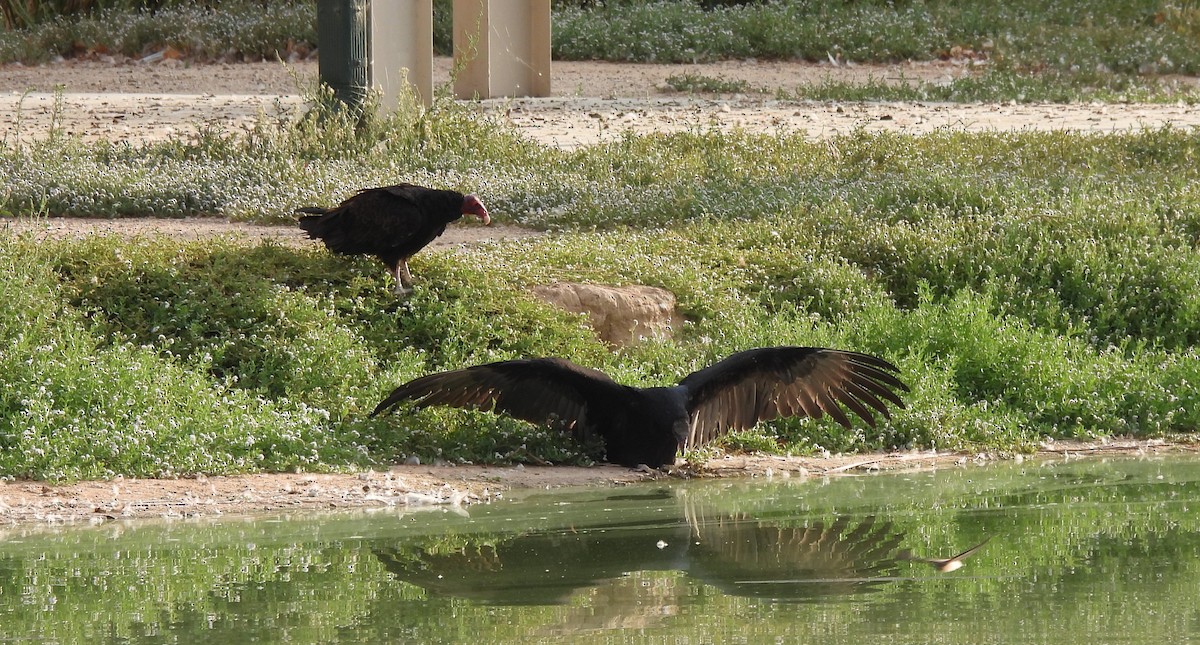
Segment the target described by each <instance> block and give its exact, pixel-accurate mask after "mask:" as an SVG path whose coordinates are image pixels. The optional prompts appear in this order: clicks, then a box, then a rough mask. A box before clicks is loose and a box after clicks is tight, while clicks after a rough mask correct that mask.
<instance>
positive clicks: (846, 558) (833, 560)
mask: <svg viewBox="0 0 1200 645" xmlns="http://www.w3.org/2000/svg"><path fill="white" fill-rule="evenodd" d="M689 515H690V516H689V523H690V524H691V525H692V530H693V534H694V535H693V544H692V545H691V547H690V550H689V553H688V574H689V575H692V576H695V577H697V578H699V579H701V580H703V581H705V582H707V583H709V584H711V585H713V586H716V587H718V588H720V589H721V590H722V591H724V592H725V593H729V594H734V595H739V596H760V597H771V598H780V599H791V600H805V599H813V598H822V597H828V596H834V595H842V594H855V593H863V592H868V591H873V590H874V589H875V588H876V587H878V586H879V585H881V584H883V583H884V582H886V581H888V580H889V579H891V578H894V577H895V576H896V574H897V571H898V566H897V557H896V547H897V546H898V545H899V544H900V541H901V539H902V538H903V534H901V533H898V532H897V531H896V530H894V529H893V527H892V523H891V522H888V521H878V520H876V518H875V517H873V516H867V517H865V518H863V519H862V520H860V521H858V522H857V524H856V525H853V526H851V522H852V519H851V518H850V517H847V516H841V517H838V518H836V519H834V520H833V522H831V523H826V522H823V521H816V522H811V523H808V524H807V525H805V526H779V525H778V524H776V523H771V522H765V521H761V520H755V519H752V518H749V517H745V516H732V515H726V514H722V515H717V516H716V517H714V518H712V519H706V518H704V517H702V516H698V515H696V514H695V511H694V510H693V512H692V513H691V514H689Z"/></svg>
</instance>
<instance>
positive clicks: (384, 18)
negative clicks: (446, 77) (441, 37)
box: [369, 0, 433, 113]
mask: <svg viewBox="0 0 1200 645" xmlns="http://www.w3.org/2000/svg"><path fill="white" fill-rule="evenodd" d="M369 7H370V9H369V14H370V27H369V29H370V32H371V38H370V43H371V46H370V69H369V78H370V82H371V87H372V88H374V89H376V90H378V91H379V92H380V99H381V101H382V102H381V105H380V108H381V109H382V110H383V111H384V112H388V113H390V112H392V111H393V110H395V109H396V107H397V101H398V99H399V98H400V94H401V92H402V91H404V89H403V88H404V84H405V83H407V84H408V85H409V86H411V87H412V89H413V90H415V91H416V93H417V96H418V98H419V99H420V101H421V102H422V103H424V104H425V105H431V104H433V0H371V2H370V5H369Z"/></svg>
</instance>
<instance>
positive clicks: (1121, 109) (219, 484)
mask: <svg viewBox="0 0 1200 645" xmlns="http://www.w3.org/2000/svg"><path fill="white" fill-rule="evenodd" d="M448 69H449V61H448V60H446V59H439V60H438V61H437V65H436V71H435V82H444V81H445V79H446V77H447V76H448ZM973 72H974V67H973V66H972V63H971V62H970V61H967V60H962V61H951V62H935V63H906V64H898V65H890V66H865V65H864V66H853V67H850V66H840V65H839V66H834V65H830V64H822V65H814V64H807V63H788V62H754V61H734V62H726V63H718V64H712V65H619V64H609V63H555V65H554V72H553V87H554V96H552V97H550V98H541V99H504V100H491V101H483V102H481V103H480V104H479V105H480V109H482V110H489V111H493V112H494V113H496V114H498V115H501V116H502V117H503V118H506V119H509V120H510V121H511V122H512V123H513V124H514V125H516V126H517V127H518V128H520V129H521V130H522V131H524V132H526V133H527V134H528V135H529V136H531V137H533V138H534V139H536V140H538V141H540V142H542V143H545V144H547V145H556V146H561V147H568V148H569V147H574V146H579V145H586V144H592V143H597V142H603V141H607V140H611V139H613V138H615V137H619V136H620V135H621V134H622V133H623V132H625V131H627V130H632V131H635V132H639V133H641V132H652V131H660V132H671V131H680V130H689V129H708V128H721V129H728V128H743V129H747V130H753V131H772V132H773V131H794V132H801V133H804V134H805V135H806V136H809V137H813V138H823V137H829V136H833V135H835V134H839V133H845V132H849V131H852V130H854V129H858V128H862V129H866V130H868V131H874V130H893V131H899V132H929V131H932V130H936V129H941V128H949V129H963V130H972V131H976V130H1012V129H1015V130H1021V129H1069V130H1078V131H1088V132H1110V131H1119V130H1127V129H1131V128H1141V127H1161V126H1163V125H1165V124H1171V125H1173V126H1177V127H1195V126H1200V108H1198V107H1196V106H1188V105H1184V104H1178V105H1153V106H1149V105H1128V104H1116V105H1099V104H1097V105H1015V104H1013V105H1007V104H1006V105H1000V104H974V105H948V104H901V103H840V104H839V103H817V102H780V101H775V100H773V99H772V98H771V97H772V96H773V95H774V92H775V90H777V89H784V90H788V89H792V88H795V87H796V86H799V85H803V84H812V83H820V82H822V81H824V80H825V79H831V78H835V79H838V80H844V81H866V80H875V81H877V82H906V81H913V80H918V81H924V82H932V83H939V82H948V81H950V80H952V79H953V78H955V77H958V76H961V75H964V74H971V73H973ZM687 73H691V74H697V75H703V76H709V77H714V78H723V79H727V80H744V81H746V82H747V83H748V85H749V87H751V88H753V90H754V91H750V92H748V93H746V94H744V95H731V96H721V97H697V96H691V95H686V94H678V93H673V92H671V91H669V90H668V89H666V86H667V83H666V79H667V77H668V76H671V75H676V74H687ZM293 74H294V75H295V77H298V78H301V79H314V78H315V77H316V74H317V69H316V63H315V62H311V61H306V62H300V63H297V64H295V65H294V66H293V67H292V70H291V71H290V70H289V69H288V68H285V67H284V66H283V65H282V64H280V63H248V64H219V65H195V66H193V65H189V64H188V63H186V62H181V61H177V60H169V59H168V60H165V61H163V62H161V63H158V64H139V63H135V62H131V61H127V60H113V59H105V60H93V61H67V62H62V63H58V64H50V65H45V66H37V67H25V66H20V65H6V66H0V139H3V140H4V141H5V142H9V143H11V142H14V141H28V140H32V139H35V138H39V137H44V136H46V135H47V133H48V132H49V131H50V130H51V128H52V127H57V128H60V129H62V130H63V131H65V132H67V133H70V134H73V135H78V136H81V137H83V138H84V139H90V140H94V139H99V138H108V139H113V140H118V141H120V140H127V141H132V142H137V141H147V140H153V139H160V138H164V137H173V136H186V135H187V134H188V133H190V132H195V131H196V128H197V127H200V126H202V125H203V124H206V123H212V122H216V123H221V124H222V125H223V126H225V127H230V128H237V127H241V126H244V125H246V124H249V123H252V122H253V121H254V119H256V118H258V117H259V115H260V114H275V113H277V112H279V111H284V112H289V111H291V112H294V111H297V110H301V109H303V99H302V98H301V96H300V95H299V92H298V90H297V88H296V81H295V80H294V77H293ZM1179 82H1180V83H1184V84H1191V85H1194V84H1195V83H1196V79H1179ZM56 88H58V92H57V93H56ZM0 225H3V226H9V227H12V228H16V229H30V228H32V229H33V230H35V231H36V232H37V233H38V234H41V235H47V236H80V235H95V234H114V235H126V236H130V235H158V234H162V235H170V236H176V237H183V238H189V239H193V238H198V237H204V236H214V235H232V236H237V237H244V238H248V239H250V240H251V241H255V240H259V239H264V238H270V239H274V240H277V241H280V242H281V243H286V244H309V243H311V242H307V241H305V240H304V239H303V237H302V235H301V234H300V233H299V231H298V230H295V229H292V228H289V227H275V226H254V225H248V224H239V223H230V222H225V221H220V220H214V219H186V220H159V219H132V220H129V219H126V220H67V219H50V220H42V221H33V222H29V221H12V220H9V221H7V222H2V223H0ZM532 234H534V233H533V232H530V231H526V230H523V229H520V228H518V227H512V226H491V227H487V228H483V227H478V226H457V227H451V229H450V230H448V231H447V233H446V235H444V236H442V238H439V240H438V244H442V245H447V244H462V243H474V242H477V241H482V240H488V239H506V238H512V237H520V236H525V235H532ZM1178 451H1182V452H1188V453H1196V452H1198V451H1200V447H1198V446H1197V445H1185V444H1178V443H1167V442H1161V441H1134V440H1121V441H1112V442H1104V443H1095V444H1083V443H1064V442H1059V443H1057V444H1048V445H1046V446H1044V448H1043V450H1042V452H1041V453H1039V454H1038V455H1036V456H1033V457H1030V458H1038V459H1070V458H1076V457H1082V456H1096V455H1100V456H1111V455H1126V454H1128V455H1154V454H1160V453H1164V452H1178ZM997 458H998V457H997V456H994V455H979V454H952V453H929V452H924V453H916V452H914V453H891V454H879V455H853V456H832V457H827V458H779V457H762V456H730V457H727V458H723V459H716V460H713V461H710V462H708V463H706V464H703V465H699V466H693V467H686V468H683V469H681V470H680V472H679V473H677V474H676V475H675V476H780V477H783V476H791V477H809V476H833V475H846V474H854V473H863V472H868V471H879V470H883V471H888V470H893V471H894V470H901V469H928V468H942V467H965V466H968V465H970V464H973V463H980V462H988V461H992V460H994V459H997ZM662 476H664V475H661V474H648V473H641V472H637V471H632V470H629V469H626V468H620V467H615V466H602V467H595V468H575V467H549V468H546V467H511V466H509V467H483V466H395V467H393V468H391V469H390V470H389V471H387V472H366V473H358V474H331V475H301V474H271V475H248V476H240V477H199V478H189V479H174V480H145V479H141V480H135V479H117V480H113V481H104V482H82V483H78V484H71V485H62V486H56V485H47V484H43V483H40V482H26V481H16V482H4V483H0V524H14V523H75V522H103V521H108V520H113V519H122V518H138V517H188V516H200V515H220V514H243V513H251V512H262V511H279V510H288V509H331V508H354V507H364V506H399V505H409V506H418V505H425V504H449V505H457V504H465V503H470V502H477V501H486V500H489V499H492V498H494V497H495V496H496V495H499V494H503V492H504V491H510V490H513V489H521V488H526V489H528V488H544V487H556V486H571V485H613V484H624V483H629V482H635V481H640V480H643V479H647V478H653V477H662Z"/></svg>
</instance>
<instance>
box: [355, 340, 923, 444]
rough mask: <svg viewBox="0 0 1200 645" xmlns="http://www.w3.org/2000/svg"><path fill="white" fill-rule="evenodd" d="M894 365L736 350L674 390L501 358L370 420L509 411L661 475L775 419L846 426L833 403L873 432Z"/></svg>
mask: <svg viewBox="0 0 1200 645" xmlns="http://www.w3.org/2000/svg"><path fill="white" fill-rule="evenodd" d="M898 371H899V370H898V369H897V368H896V366H895V365H892V364H891V363H889V362H887V361H885V360H883V359H881V358H876V357H874V356H871V355H869V354H860V353H858V352H847V351H841V350H836V349H824V348H821V347H766V348H760V349H750V350H746V351H743V352H738V353H736V354H734V355H732V356H730V357H729V358H726V359H725V360H723V361H720V362H718V363H715V364H713V365H711V366H709V367H706V368H704V369H702V370H699V371H697V372H693V373H692V374H689V375H688V376H687V377H685V378H684V379H683V380H682V381H680V382H679V385H676V386H674V387H649V388H638V387H629V386H625V385H621V384H619V383H617V382H615V381H613V380H612V379H610V378H609V377H608V376H607V375H605V374H604V373H603V372H599V371H597V370H594V369H589V368H586V367H580V366H578V365H575V364H574V363H572V362H570V361H567V360H563V359H560V358H536V359H529V360H513V361H500V362H498V363H489V364H487V365H477V366H474V367H468V368H466V369H461V370H455V371H452V372H441V373H438V374H430V375H428V376H424V377H421V378H418V379H416V380H414V381H410V382H408V383H405V384H404V385H401V386H400V387H398V388H396V389H395V390H394V391H393V392H392V393H391V395H390V396H388V397H387V398H386V399H384V400H383V401H382V402H380V404H379V405H378V406H376V408H375V411H374V412H372V413H371V416H375V415H377V414H379V413H380V412H383V411H384V410H386V409H388V408H390V407H391V406H393V405H395V404H397V403H399V402H400V401H406V400H407V401H414V402H415V405H414V407H417V408H422V407H426V406H431V405H449V406H453V407H458V408H471V409H477V410H493V411H496V412H505V413H508V414H509V415H511V416H513V417H516V418H518V419H524V420H525V421H529V422H531V423H541V424H557V425H560V426H563V427H565V428H568V429H571V430H573V431H574V432H575V433H576V435H577V436H580V437H581V438H583V439H590V438H592V437H595V436H596V435H599V436H601V437H603V438H604V444H605V452H606V457H607V459H608V461H610V462H613V463H618V464H623V465H626V466H631V467H633V466H638V465H641V464H645V465H647V466H650V467H653V468H659V467H661V466H663V465H664V464H673V463H675V455H676V453H677V451H678V450H679V449H681V448H690V447H693V446H698V445H701V444H703V443H706V442H708V441H710V440H712V439H715V438H717V437H719V436H721V435H723V434H725V433H727V432H729V431H731V430H744V429H746V428H750V427H753V426H754V424H756V423H758V422H759V421H764V420H767V419H774V418H777V417H790V416H809V417H813V418H820V417H821V416H822V414H828V415H829V416H831V417H833V418H834V420H836V421H837V422H838V423H840V424H842V425H843V426H845V427H847V428H849V427H850V419H849V418H848V417H847V416H846V413H845V412H843V411H842V409H841V408H840V407H838V402H840V403H842V404H843V405H845V406H846V407H847V408H849V409H850V410H852V411H853V412H854V413H855V414H857V415H858V416H860V417H862V419H863V420H864V421H866V422H867V424H868V425H870V426H871V427H874V426H875V419H874V417H873V416H872V415H871V408H874V409H875V410H878V411H879V412H880V413H882V414H883V416H885V417H887V418H891V415H890V414H889V413H888V410H887V406H885V405H884V403H883V401H882V400H881V399H886V400H887V401H890V402H892V403H893V404H895V405H897V406H899V407H901V408H903V407H904V403H903V402H902V401H901V400H900V397H899V396H897V395H896V393H894V392H893V391H892V390H891V389H889V388H897V389H899V390H903V391H905V392H907V391H908V386H906V385H905V384H904V383H902V382H901V381H900V380H899V379H897V378H896V377H895V376H893V375H892V372H898Z"/></svg>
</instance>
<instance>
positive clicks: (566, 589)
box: [371, 526, 688, 605]
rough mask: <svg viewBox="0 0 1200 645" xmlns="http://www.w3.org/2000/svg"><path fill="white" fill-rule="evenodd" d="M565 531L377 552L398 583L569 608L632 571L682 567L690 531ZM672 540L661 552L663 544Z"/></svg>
mask: <svg viewBox="0 0 1200 645" xmlns="http://www.w3.org/2000/svg"><path fill="white" fill-rule="evenodd" d="M645 528H646V527H638V526H632V527H619V526H618V527H605V528H603V529H588V528H580V529H578V530H569V529H563V530H558V531H550V532H543V533H530V534H525V535H517V536H513V537H508V538H501V539H499V540H496V541H494V542H490V543H478V542H476V543H470V544H467V545H465V546H459V547H455V548H430V547H427V546H420V545H411V544H403V545H401V544H397V545H386V546H376V547H373V548H372V549H371V550H372V552H373V553H374V554H375V556H376V557H378V558H379V559H380V561H381V562H382V563H383V565H384V567H386V568H387V570H388V571H390V572H391V573H392V574H393V575H395V576H396V577H397V578H399V579H401V580H404V581H405V582H410V583H412V584H415V585H418V586H420V587H423V588H425V589H426V590H427V591H428V592H429V593H431V594H434V595H442V596H455V597H459V598H467V599H471V600H478V601H484V602H487V603H490V604H498V605H526V604H528V605H548V604H549V605H553V604H562V603H565V602H566V601H567V600H568V599H569V598H570V596H571V594H572V593H573V592H574V591H576V590H577V589H580V588H582V587H594V586H597V585H599V584H601V583H602V582H603V581H605V580H610V579H612V578H617V577H620V576H622V575H623V574H625V573H628V572H631V571H641V570H651V569H674V568H680V567H679V564H678V562H677V560H678V557H679V555H680V552H681V551H682V550H683V549H685V548H686V546H687V541H688V540H687V537H688V533H687V528H686V527H685V526H678V527H676V528H674V529H662V530H660V531H655V532H653V533H648V532H647V531H646V530H645ZM660 539H661V540H663V541H665V542H666V543H667V546H666V547H663V548H659V546H658V544H657V542H658V540H660Z"/></svg>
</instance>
